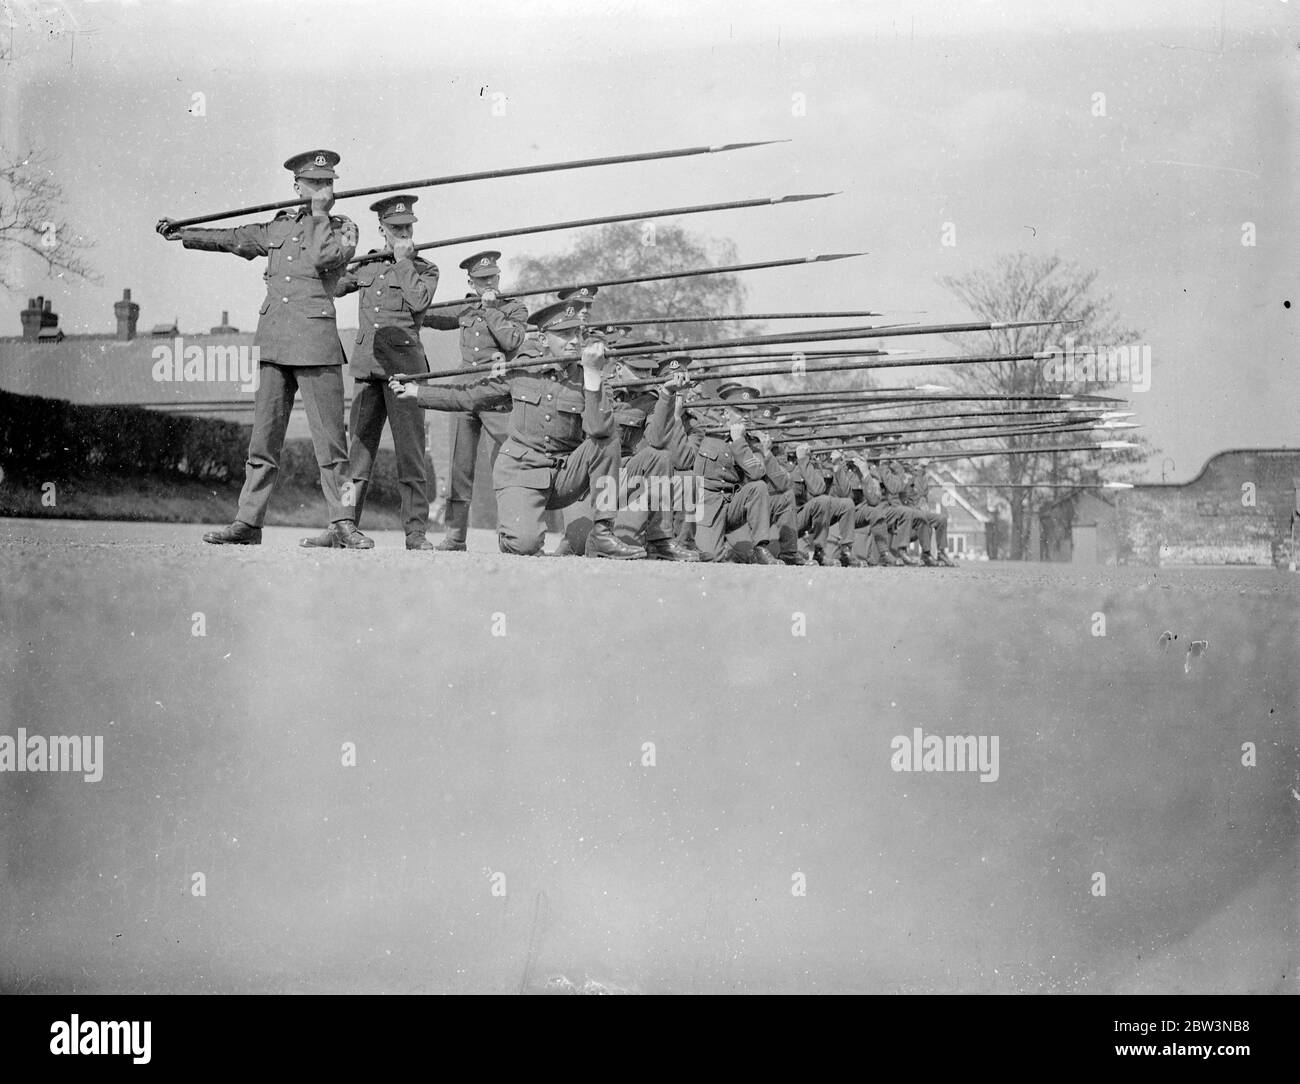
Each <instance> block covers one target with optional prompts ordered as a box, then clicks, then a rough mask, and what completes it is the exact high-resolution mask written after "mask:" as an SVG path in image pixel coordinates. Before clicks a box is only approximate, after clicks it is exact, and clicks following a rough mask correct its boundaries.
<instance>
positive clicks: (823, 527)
mask: <svg viewBox="0 0 1300 1084" xmlns="http://www.w3.org/2000/svg"><path fill="white" fill-rule="evenodd" d="M789 471H790V479H791V487H792V489H793V490H794V494H795V505H796V508H797V514H796V519H795V531H796V533H797V534H799V535H801V536H802V535H804V534H807V535H809V536H810V548H811V550H812V557H811V558H810V559H809V558H802V559H801V562H800V563H802V564H809V563H811V561H814V560H815V561H816V562H817V563H819V564H822V565H836V564H839V546H838V544H836V543H831V542H830V530H831V526H832V524H833V525H834V526H835V528H836V530H837V532H838V537H839V538H841V539H844V538H852V537H853V513H854V505H853V501H852V499H851V498H849V497H832V496H831V495H830V493H829V492H828V490H829V489H830V486H829V485H828V482H827V472H826V471H825V470H824V469H823V467H822V465H821V464H820V463H818V462H816V461H815V460H814V459H813V457H812V451H811V449H810V448H809V447H808V445H807V444H799V445H796V447H795V450H794V462H793V463H791V464H790V467H789ZM792 563H793V562H792Z"/></svg>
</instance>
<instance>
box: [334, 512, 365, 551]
mask: <svg viewBox="0 0 1300 1084" xmlns="http://www.w3.org/2000/svg"><path fill="white" fill-rule="evenodd" d="M333 529H334V535H335V537H336V538H337V539H338V540H339V545H340V546H341V547H342V548H343V549H345V550H372V549H374V548H375V540H374V539H373V538H367V537H366V536H365V535H363V534H362V533H361V532H360V531H359V530H357V525H356V524H355V523H353V522H352V520H350V519H341V520H339V521H338V522H337V523H335V524H333Z"/></svg>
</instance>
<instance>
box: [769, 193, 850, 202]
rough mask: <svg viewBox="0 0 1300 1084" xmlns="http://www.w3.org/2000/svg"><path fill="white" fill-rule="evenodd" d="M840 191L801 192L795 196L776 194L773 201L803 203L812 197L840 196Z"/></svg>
mask: <svg viewBox="0 0 1300 1084" xmlns="http://www.w3.org/2000/svg"><path fill="white" fill-rule="evenodd" d="M840 194H841V193H839V192H801V193H799V194H798V195H794V196H774V197H772V202H773V203H803V202H804V201H805V200H810V199H827V198H828V197H830V196H838V195H840Z"/></svg>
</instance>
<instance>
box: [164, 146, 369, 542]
mask: <svg viewBox="0 0 1300 1084" xmlns="http://www.w3.org/2000/svg"><path fill="white" fill-rule="evenodd" d="M338 163H339V156H338V155H337V154H335V153H334V152H333V151H325V150H320V151H307V152H306V153H304V154H296V155H294V156H293V157H292V158H290V159H288V160H287V161H286V162H285V163H284V167H285V169H287V170H289V171H290V172H292V173H293V190H294V191H295V192H296V193H297V194H298V195H299V196H300V197H302V198H303V199H306V200H308V201H309V202H310V205H309V206H308V207H299V208H297V209H295V210H284V211H281V212H280V213H279V214H278V215H276V216H275V218H274V219H272V220H271V221H270V222H261V223H256V224H253V225H248V226H236V227H235V228H233V229H221V230H205V229H194V228H191V227H182V228H177V227H175V226H173V225H172V220H171V219H169V218H164V219H162V220H161V221H159V223H158V225H157V230H158V232H159V233H160V234H162V235H163V237H165V238H166V239H167V240H169V241H180V242H181V243H182V244H183V245H184V246H185V247H186V248H192V249H199V250H201V251H206V252H230V253H233V254H235V255H236V256H242V257H243V258H244V259H246V260H252V259H255V258H256V257H258V256H265V257H266V258H267V264H266V271H265V273H264V274H263V278H264V279H265V280H266V291H267V293H266V300H265V301H264V302H262V308H261V314H260V316H259V319H258V322H257V334H256V335H255V336H254V338H253V345H254V348H255V349H256V350H257V351H258V356H259V364H258V371H257V373H258V381H257V393H256V399H255V400H254V406H253V431H252V434H251V436H250V437H249V442H248V462H247V464H246V466H245V469H244V487H243V490H242V491H241V492H240V494H239V511H238V513H237V514H236V517H235V522H234V523H232V524H231V525H230V526H229V527H226V528H224V529H223V530H220V531H209V532H208V533H207V534H205V535H204V536H203V541H205V542H211V543H213V544H214V545H241V546H255V545H258V544H259V543H261V541H262V523H263V521H264V520H265V518H266V506H267V504H268V502H269V501H270V499H271V493H272V492H273V490H274V489H275V481H276V477H277V476H278V474H279V470H280V452H281V449H282V448H283V447H284V432H285V429H286V427H287V426H288V424H289V414H290V411H292V409H293V400H294V396H295V394H296V393H297V392H298V391H299V390H301V391H302V398H303V405H304V406H305V407H306V410H307V425H308V427H309V429H310V431H311V440H312V445H313V446H314V447H315V450H316V462H317V464H318V465H319V466H320V484H321V492H322V493H323V494H324V495H325V504H326V507H327V509H328V512H329V517H330V529H329V532H328V534H329V535H330V538H331V541H330V545H334V546H344V547H347V548H348V549H369V548H370V547H372V546H373V545H374V542H372V541H371V540H370V539H369V538H366V536H365V535H363V534H362V533H361V532H360V531H359V530H357V525H356V523H355V522H354V520H353V513H352V508H351V507H348V506H345V505H344V503H343V499H342V492H343V485H344V483H345V482H347V481H348V473H349V472H348V455H347V447H346V443H345V440H344V433H343V362H344V355H343V344H342V343H340V342H339V335H338V327H337V326H336V324H335V319H334V285H335V283H336V282H337V281H338V278H339V276H340V275H341V274H342V273H343V269H344V267H345V266H346V265H347V262H348V261H349V260H350V259H352V256H353V254H354V253H355V252H356V248H357V227H356V225H355V224H354V223H352V222H351V221H349V220H348V219H347V218H344V217H343V216H341V215H336V216H333V217H331V216H330V213H329V212H330V209H331V208H332V207H333V206H334V181H335V180H336V179H337V177H338V174H337V173H335V172H334V167H335V166H336V165H338ZM308 541H310V542H311V544H315V541H314V540H304V542H308Z"/></svg>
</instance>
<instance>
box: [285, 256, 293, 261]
mask: <svg viewBox="0 0 1300 1084" xmlns="http://www.w3.org/2000/svg"><path fill="white" fill-rule="evenodd" d="M285 259H286V260H292V259H293V257H292V256H286V257H285Z"/></svg>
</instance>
